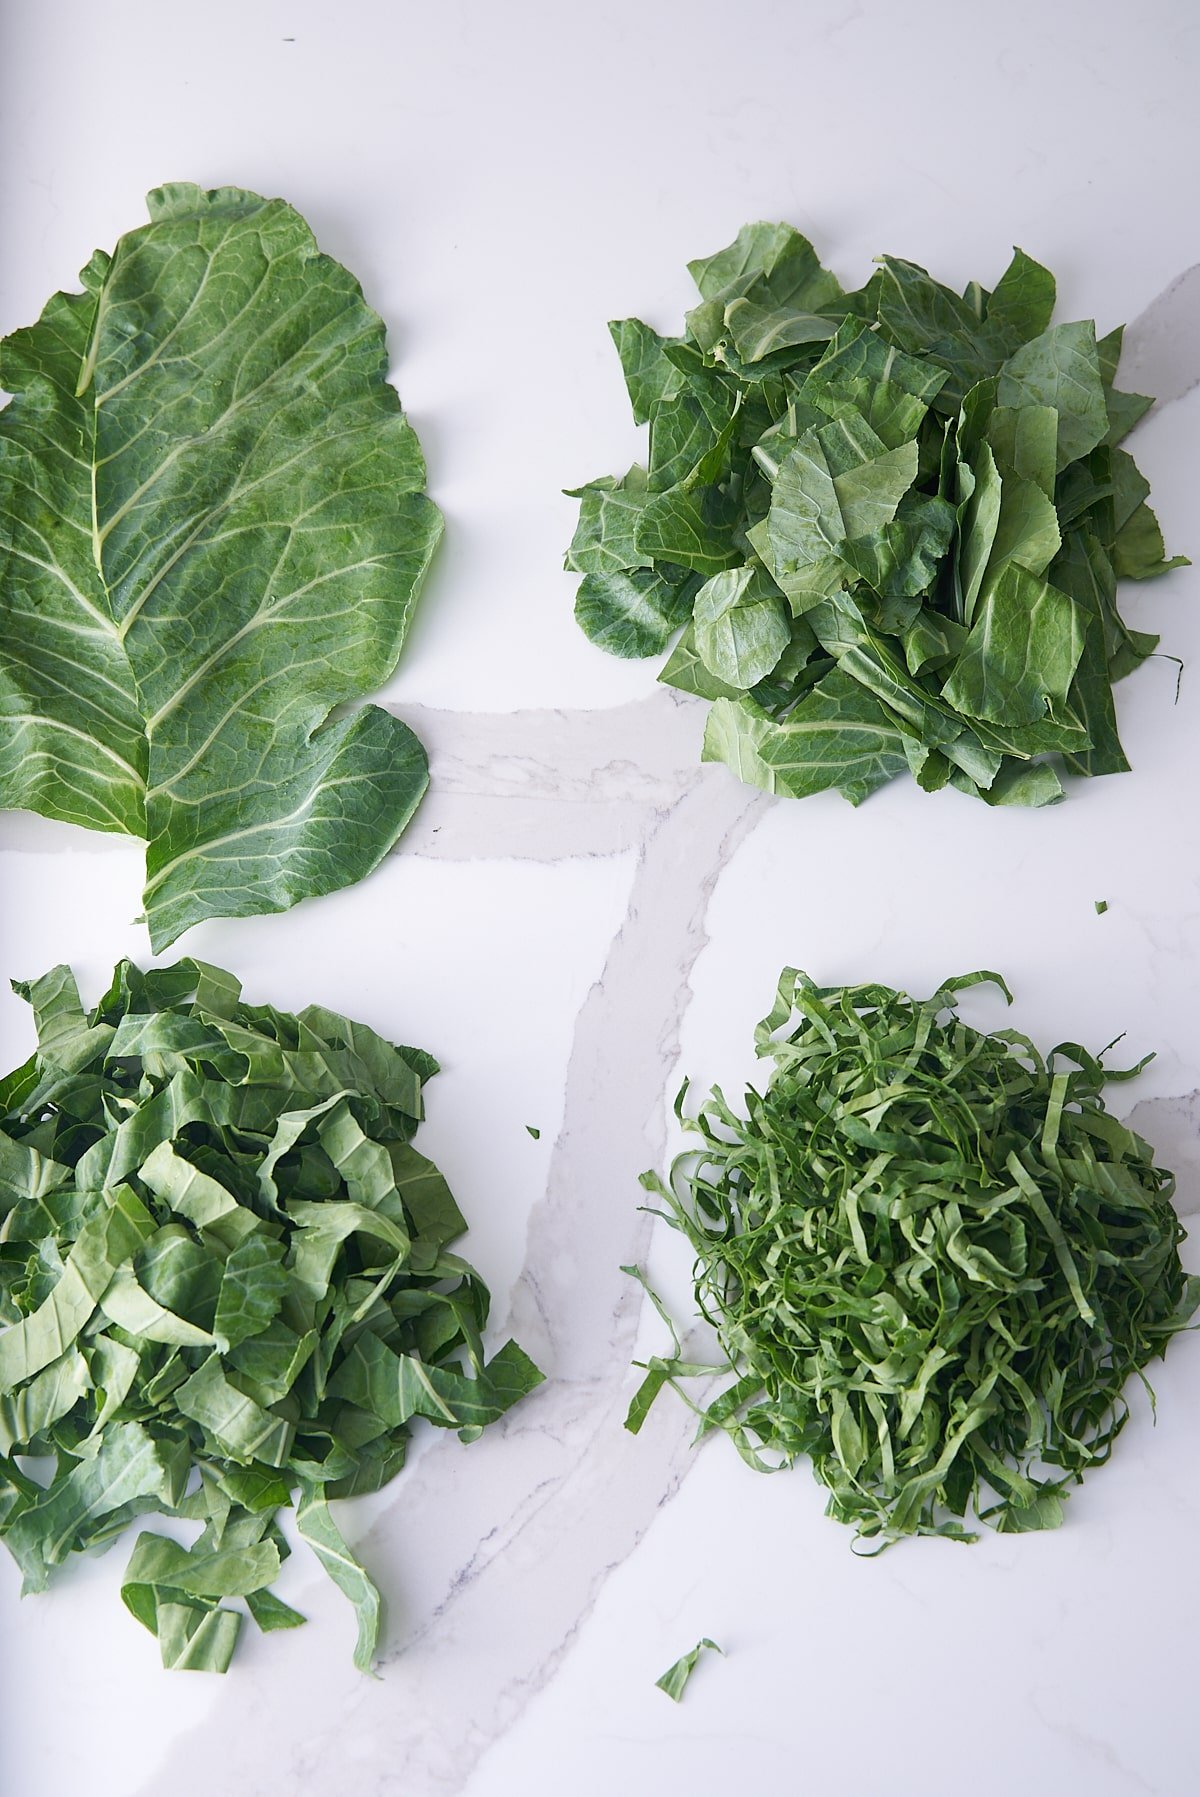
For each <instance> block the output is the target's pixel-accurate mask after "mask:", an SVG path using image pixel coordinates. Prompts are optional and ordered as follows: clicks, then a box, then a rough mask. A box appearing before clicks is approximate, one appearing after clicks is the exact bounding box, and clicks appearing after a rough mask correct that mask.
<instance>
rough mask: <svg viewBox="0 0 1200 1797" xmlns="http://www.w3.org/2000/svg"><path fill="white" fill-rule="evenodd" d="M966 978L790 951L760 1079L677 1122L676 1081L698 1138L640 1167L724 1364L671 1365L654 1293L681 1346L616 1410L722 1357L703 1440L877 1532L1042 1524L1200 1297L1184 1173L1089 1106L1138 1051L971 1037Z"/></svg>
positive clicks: (765, 1030)
mask: <svg viewBox="0 0 1200 1797" xmlns="http://www.w3.org/2000/svg"><path fill="white" fill-rule="evenodd" d="M1101 908H1102V907H1101V906H1100V905H1097V910H1099V909H1101ZM981 982H982V983H989V982H990V983H992V984H995V985H998V986H1000V988H1001V989H1002V990H1003V991H1004V992H1005V995H1006V996H1007V995H1008V994H1007V988H1006V987H1005V986H1004V984H1003V981H1001V980H1000V979H999V978H998V976H997V975H995V974H990V973H974V974H967V975H965V976H963V977H961V978H959V979H954V980H948V981H947V982H946V984H945V985H944V986H942V987H941V988H940V989H939V990H938V991H937V992H935V993H934V995H933V997H932V998H929V999H926V1000H923V1001H916V1000H913V999H911V998H909V997H908V996H907V995H906V994H904V993H902V992H895V991H893V990H892V989H891V988H890V987H887V986H882V985H866V986H847V987H826V988H821V987H818V986H816V985H814V984H813V982H812V981H811V980H810V979H809V978H808V976H807V975H806V974H803V973H798V972H796V971H795V970H794V969H791V968H789V969H787V970H786V971H785V973H784V975H783V977H782V979H781V981H780V985H779V994H778V998H777V1001H776V1004H775V1007H774V1009H773V1010H772V1011H771V1013H770V1015H769V1016H767V1017H765V1018H764V1019H763V1021H762V1023H761V1024H760V1025H759V1026H758V1029H757V1031H756V1039H757V1045H758V1053H759V1055H760V1056H762V1057H763V1058H765V1059H766V1060H767V1061H768V1062H770V1064H771V1071H770V1075H769V1077H768V1079H767V1082H766V1086H765V1089H764V1090H763V1091H762V1092H758V1091H756V1090H754V1089H750V1090H748V1091H747V1093H746V1097H745V1105H744V1113H745V1114H739V1112H738V1111H735V1110H734V1108H733V1107H732V1106H730V1105H729V1104H728V1103H727V1102H726V1100H725V1098H724V1097H723V1095H722V1094H721V1092H720V1091H719V1090H716V1089H714V1090H713V1091H712V1092H711V1093H710V1094H709V1095H708V1097H707V1098H706V1099H705V1100H704V1101H703V1102H702V1103H701V1105H700V1107H699V1109H698V1111H697V1113H696V1115H695V1116H693V1117H684V1116H683V1109H682V1106H683V1099H684V1095H685V1093H686V1090H687V1088H686V1087H685V1088H684V1092H681V1094H680V1099H679V1104H678V1105H677V1110H678V1112H679V1114H680V1116H681V1118H683V1122H684V1127H685V1128H686V1129H688V1130H689V1131H691V1132H692V1133H693V1134H695V1135H696V1136H698V1137H699V1138H700V1141H699V1146H698V1147H696V1148H695V1149H692V1150H689V1151H687V1152H685V1153H684V1154H682V1155H680V1156H679V1158H678V1159H677V1160H676V1162H675V1165H674V1167H673V1168H672V1173H671V1179H670V1182H669V1184H663V1182H662V1181H660V1180H659V1179H658V1178H657V1177H656V1176H655V1175H653V1174H646V1175H645V1176H644V1179H643V1184H644V1185H645V1186H646V1187H647V1189H648V1190H650V1191H652V1192H654V1193H655V1194H656V1195H657V1196H658V1198H659V1199H660V1200H661V1201H662V1203H663V1206H664V1210H663V1211H661V1212H659V1213H658V1214H659V1215H663V1216H665V1219H666V1221H667V1222H669V1223H670V1224H671V1225H672V1226H673V1227H674V1228H676V1229H678V1230H680V1231H681V1232H682V1233H683V1235H684V1236H685V1237H686V1239H687V1241H688V1243H689V1245H690V1247H691V1248H692V1250H693V1251H694V1254H695V1257H696V1258H695V1268H694V1281H695V1291H696V1301H697V1305H698V1307H699V1310H700V1313H701V1315H702V1316H703V1317H704V1318H705V1320H706V1321H707V1322H709V1323H711V1324H712V1325H713V1326H714V1327H715V1329H716V1332H717V1337H718V1340H719V1343H720V1348H721V1352H722V1356H723V1360H722V1363H721V1364H720V1365H719V1366H717V1367H712V1366H706V1365H701V1364H697V1363H696V1362H693V1361H685V1360H684V1359H683V1358H682V1356H681V1352H680V1347H679V1340H678V1336H677V1334H676V1332H675V1330H674V1327H673V1325H670V1319H669V1318H666V1317H665V1313H663V1312H662V1309H661V1306H659V1310H660V1314H661V1315H664V1320H665V1321H667V1322H668V1325H669V1326H670V1328H671V1338H672V1343H673V1346H672V1349H671V1352H670V1353H669V1354H666V1355H661V1356H656V1357H655V1358H654V1359H653V1360H651V1361H650V1362H648V1363H646V1377H645V1379H644V1381H643V1383H642V1385H641V1387H640V1389H639V1391H638V1392H637V1394H636V1396H635V1397H634V1400H633V1403H632V1405H631V1407H630V1412H629V1416H628V1419H627V1424H626V1426H627V1427H628V1428H630V1429H631V1430H633V1431H634V1432H635V1433H636V1431H637V1430H638V1429H639V1428H640V1427H641V1425H642V1422H643V1421H644V1419H645V1416H646V1412H647V1410H648V1409H649V1407H650V1405H651V1404H652V1403H653V1402H654V1400H655V1398H656V1397H657V1395H658V1393H659V1392H660V1391H661V1390H662V1388H663V1386H664V1385H668V1384H669V1385H672V1386H674V1387H675V1388H676V1389H680V1386H679V1381H680V1380H684V1379H687V1378H690V1377H693V1376H696V1375H699V1374H702V1375H704V1376H705V1377H706V1378H709V1379H711V1377H712V1374H713V1373H714V1372H718V1373H727V1374H730V1375H732V1383H730V1384H729V1385H728V1386H727V1387H726V1388H725V1389H724V1390H722V1391H721V1392H720V1393H719V1395H718V1396H716V1397H715V1398H713V1399H712V1400H711V1401H709V1402H708V1403H706V1404H705V1405H704V1406H703V1407H701V1408H699V1415H700V1434H701V1435H704V1434H707V1433H709V1432H710V1431H712V1430H714V1429H721V1430H724V1431H725V1432H726V1433H727V1434H728V1435H730V1436H731V1437H732V1439H733V1441H734V1443H735V1444H736V1446H737V1448H738V1450H739V1452H740V1453H741V1454H742V1455H743V1457H744V1458H745V1459H746V1460H747V1461H749V1463H750V1464H751V1465H752V1466H755V1467H758V1468H760V1469H762V1470H770V1469H772V1468H773V1467H776V1466H779V1465H781V1464H782V1465H787V1464H790V1463H791V1462H793V1461H794V1460H795V1459H796V1458H797V1457H798V1456H800V1455H802V1454H806V1455H808V1456H809V1458H810V1459H811V1462H812V1467H813V1471H814V1473H815V1474H816V1476H817V1478H818V1479H819V1480H820V1482H821V1483H822V1484H823V1485H825V1486H826V1487H827V1488H828V1491H829V1503H828V1507H827V1513H828V1514H829V1515H830V1516H834V1517H836V1518H837V1519H838V1520H839V1521H842V1522H847V1523H850V1524H852V1525H853V1526H854V1527H855V1528H856V1530H857V1531H858V1534H859V1535H860V1536H862V1537H867V1538H877V1539H878V1540H879V1542H880V1544H881V1545H885V1544H886V1543H888V1542H890V1541H894V1540H895V1539H897V1538H898V1537H900V1536H902V1535H911V1534H937V1535H947V1536H951V1537H953V1538H954V1539H957V1540H974V1539H975V1536H974V1535H973V1534H972V1533H971V1531H970V1528H969V1527H968V1523H969V1521H970V1520H971V1519H972V1518H978V1519H980V1520H984V1521H987V1522H989V1523H991V1524H992V1526H993V1527H995V1528H997V1529H1000V1530H1007V1531H1021V1530H1027V1529H1041V1528H1050V1527H1054V1526H1056V1525H1057V1524H1058V1523H1059V1522H1060V1521H1061V1520H1062V1514H1063V1503H1064V1500H1065V1499H1066V1497H1067V1496H1068V1495H1069V1490H1070V1488H1071V1486H1072V1485H1074V1484H1077V1483H1078V1482H1079V1481H1080V1480H1081V1479H1082V1477H1083V1474H1084V1473H1085V1472H1086V1471H1087V1470H1089V1469H1090V1468H1091V1467H1093V1466H1099V1465H1102V1464H1103V1463H1104V1462H1105V1461H1106V1460H1107V1459H1108V1457H1109V1454H1110V1452H1111V1450H1112V1446H1113V1443H1114V1441H1115V1440H1116V1437H1117V1436H1118V1435H1119V1433H1120V1431H1121V1429H1122V1428H1123V1426H1124V1424H1125V1421H1126V1419H1127V1416H1128V1407H1127V1403H1126V1399H1125V1396H1124V1388H1125V1385H1126V1383H1127V1381H1128V1379H1129V1378H1130V1376H1131V1375H1133V1374H1138V1375H1140V1376H1141V1377H1142V1378H1143V1379H1144V1373H1143V1369H1144V1368H1145V1366H1146V1365H1147V1364H1148V1363H1149V1361H1151V1360H1152V1359H1153V1358H1154V1357H1155V1356H1157V1355H1161V1354H1162V1353H1163V1352H1164V1351H1165V1349H1166V1346H1167V1343H1168V1342H1169V1340H1170V1338H1171V1337H1172V1336H1173V1335H1174V1334H1176V1333H1177V1332H1178V1331H1179V1330H1181V1329H1184V1328H1186V1327H1187V1326H1188V1325H1189V1323H1190V1320H1191V1318H1192V1316H1193V1314H1194V1313H1195V1311H1196V1309H1197V1306H1198V1305H1200V1277H1188V1276H1187V1275H1185V1273H1184V1271H1183V1268H1182V1266H1181V1264H1180V1260H1179V1252H1178V1246H1179V1243H1180V1242H1181V1241H1182V1240H1183V1239H1184V1230H1183V1228H1182V1226H1181V1224H1180V1222H1179V1219H1178V1217H1177V1215H1176V1213H1175V1210H1174V1207H1173V1205H1172V1203H1171V1195H1172V1192H1173V1190H1174V1184H1175V1182H1174V1178H1173V1176H1172V1175H1171V1174H1170V1173H1168V1172H1166V1171H1165V1170H1164V1169H1162V1168H1160V1167H1156V1166H1155V1165H1154V1158H1153V1152H1152V1150H1151V1148H1150V1147H1149V1146H1148V1145H1147V1144H1146V1143H1145V1142H1144V1141H1142V1140H1141V1139H1140V1138H1139V1137H1138V1136H1136V1135H1135V1134H1134V1133H1133V1131H1132V1130H1130V1129H1128V1128H1127V1127H1126V1126H1125V1125H1124V1124H1122V1123H1119V1122H1118V1121H1117V1119H1116V1118H1115V1117H1113V1116H1112V1115H1111V1114H1110V1113H1109V1112H1108V1111H1107V1110H1106V1109H1105V1105H1104V1100H1103V1096H1102V1092H1103V1088H1104V1086H1105V1084H1106V1083H1107V1082H1109V1081H1112V1080H1124V1079H1129V1078H1131V1077H1132V1076H1133V1074H1135V1073H1137V1072H1139V1071H1140V1069H1141V1066H1142V1065H1144V1064H1145V1063H1144V1062H1143V1063H1140V1064H1139V1066H1138V1067H1135V1068H1132V1069H1130V1070H1128V1071H1123V1072H1114V1071H1112V1070H1111V1069H1109V1068H1106V1067H1105V1066H1104V1065H1103V1063H1102V1061H1101V1059H1100V1058H1099V1057H1097V1056H1095V1055H1092V1054H1089V1053H1088V1052H1087V1050H1086V1049H1084V1048H1081V1047H1080V1046H1079V1045H1078V1044H1077V1043H1073V1042H1065V1043H1062V1044H1060V1045H1059V1046H1058V1047H1057V1048H1055V1049H1053V1050H1052V1051H1051V1052H1050V1053H1049V1055H1046V1056H1043V1055H1042V1054H1040V1053H1039V1051H1038V1050H1037V1049H1036V1048H1035V1047H1034V1045H1033V1043H1032V1042H1030V1041H1029V1040H1028V1039H1027V1038H1026V1037H1025V1036H1022V1035H1020V1034H1019V1033H1018V1032H1016V1031H1014V1030H1004V1031H1001V1032H999V1033H997V1034H994V1035H987V1034H984V1033H983V1032H981V1031H979V1030H977V1029H974V1028H971V1027H970V1026H969V1025H967V1024H965V1023H963V1022H962V1021H961V1020H960V1019H959V1017H958V1015H957V1009H956V1007H957V1002H958V1001H957V994H958V993H959V992H960V991H962V990H963V989H964V988H966V987H970V986H975V985H978V984H980V983H981ZM627 1271H630V1272H634V1271H635V1269H632V1268H630V1269H627ZM689 1402H690V1400H689Z"/></svg>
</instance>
